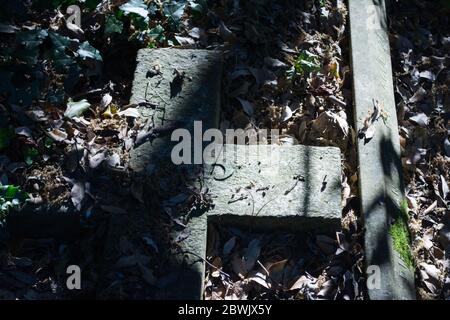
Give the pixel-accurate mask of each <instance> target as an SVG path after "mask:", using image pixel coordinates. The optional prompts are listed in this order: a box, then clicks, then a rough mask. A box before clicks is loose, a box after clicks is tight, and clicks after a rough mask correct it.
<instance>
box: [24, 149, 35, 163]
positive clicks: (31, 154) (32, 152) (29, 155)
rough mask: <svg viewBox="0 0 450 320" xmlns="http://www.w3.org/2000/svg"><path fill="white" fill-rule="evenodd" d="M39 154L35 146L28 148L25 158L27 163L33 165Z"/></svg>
mask: <svg viewBox="0 0 450 320" xmlns="http://www.w3.org/2000/svg"><path fill="white" fill-rule="evenodd" d="M38 155H39V151H37V149H35V148H26V149H25V152H24V155H23V156H24V158H25V163H26V164H27V165H29V166H31V165H32V164H33V162H34V160H35V159H36V157H37V156H38Z"/></svg>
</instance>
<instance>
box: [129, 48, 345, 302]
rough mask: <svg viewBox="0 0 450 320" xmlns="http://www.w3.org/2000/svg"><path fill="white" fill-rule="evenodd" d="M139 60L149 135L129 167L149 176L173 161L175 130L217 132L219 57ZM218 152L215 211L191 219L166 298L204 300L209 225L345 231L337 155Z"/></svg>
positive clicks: (207, 172) (169, 55) (138, 94)
mask: <svg viewBox="0 0 450 320" xmlns="http://www.w3.org/2000/svg"><path fill="white" fill-rule="evenodd" d="M137 59H138V64H137V67H136V74H135V79H134V83H133V92H132V98H131V102H132V103H136V104H138V105H140V108H139V109H140V113H141V117H140V118H141V121H145V122H146V123H147V126H148V128H149V130H148V132H149V133H150V135H149V136H148V139H143V141H142V143H138V145H137V146H136V147H135V149H133V150H132V152H131V161H130V166H131V168H132V169H133V170H134V171H135V172H138V173H145V172H149V171H150V170H151V168H152V167H154V166H157V165H158V163H159V162H161V161H164V162H167V161H171V160H170V154H171V151H172V148H173V146H174V145H175V143H174V142H172V141H171V134H172V132H173V130H175V129H179V128H186V129H188V130H190V131H193V127H194V122H195V121H201V122H202V130H203V131H205V130H207V129H209V128H217V126H218V113H219V108H220V83H221V72H222V58H221V55H220V54H219V53H217V52H214V51H206V50H180V49H143V50H140V51H139V53H138V58H137ZM194 131H195V130H194ZM203 131H202V132H201V133H203ZM194 139H195V137H194ZM221 151H223V153H222V152H221V153H220V154H219V155H215V156H217V158H216V159H215V161H214V162H208V163H210V164H205V165H204V166H203V172H204V174H203V179H202V184H203V185H204V186H205V187H207V188H208V189H209V194H210V195H211V197H212V200H213V205H214V206H213V208H212V209H211V210H209V211H208V212H206V213H204V214H202V215H200V216H196V217H193V218H191V219H190V220H189V222H188V224H187V227H186V230H185V232H183V233H185V234H186V237H182V240H180V241H179V250H178V254H176V255H175V256H174V257H173V259H172V260H173V261H174V268H175V269H176V270H178V271H177V274H178V276H177V280H176V281H172V282H171V283H173V285H171V284H169V285H165V286H161V287H160V289H158V296H159V297H160V298H162V299H201V298H202V296H203V292H202V291H203V279H204V272H205V256H206V236H207V224H208V222H211V221H214V222H217V223H220V224H230V225H236V226H241V227H252V228H256V229H262V230H267V231H270V232H272V231H274V230H275V229H280V228H281V229H286V230H290V231H305V230H311V229H315V230H316V229H321V230H337V229H339V228H340V218H341V208H340V203H341V191H340V190H341V180H340V179H341V166H340V165H341V164H340V151H339V149H338V148H334V147H308V146H301V145H295V146H289V147H283V146H277V145H250V146H245V145H224V146H222V149H221Z"/></svg>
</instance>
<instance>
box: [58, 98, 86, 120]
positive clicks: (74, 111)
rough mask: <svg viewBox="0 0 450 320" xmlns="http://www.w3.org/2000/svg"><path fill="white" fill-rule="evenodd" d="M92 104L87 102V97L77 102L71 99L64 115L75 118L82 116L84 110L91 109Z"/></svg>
mask: <svg viewBox="0 0 450 320" xmlns="http://www.w3.org/2000/svg"><path fill="white" fill-rule="evenodd" d="M90 106H91V104H90V103H89V102H87V100H86V99H83V100H80V101H76V102H75V101H72V100H70V99H69V101H68V102H67V109H66V112H65V113H64V116H66V117H67V118H74V117H78V116H81V115H82V114H83V112H85V111H86V110H87V109H89V107H90Z"/></svg>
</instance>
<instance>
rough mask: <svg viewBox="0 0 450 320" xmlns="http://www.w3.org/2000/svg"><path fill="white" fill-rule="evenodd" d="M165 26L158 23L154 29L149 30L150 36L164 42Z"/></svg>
mask: <svg viewBox="0 0 450 320" xmlns="http://www.w3.org/2000/svg"><path fill="white" fill-rule="evenodd" d="M164 32H165V30H164V28H163V26H161V25H160V24H158V25H157V26H156V27H154V28H153V29H151V30H149V32H148V36H149V37H150V38H152V39H153V40H155V41H157V42H163V41H164V40H165V39H166V38H165V36H164Z"/></svg>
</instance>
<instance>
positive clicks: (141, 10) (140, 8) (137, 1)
mask: <svg viewBox="0 0 450 320" xmlns="http://www.w3.org/2000/svg"><path fill="white" fill-rule="evenodd" d="M119 9H120V10H122V11H123V12H124V14H125V15H128V14H130V13H135V14H137V15H139V16H141V17H142V18H144V19H145V22H148V7H147V5H146V4H145V3H144V1H142V0H130V1H128V2H127V3H125V4H123V5H121V6H120V7H119Z"/></svg>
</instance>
